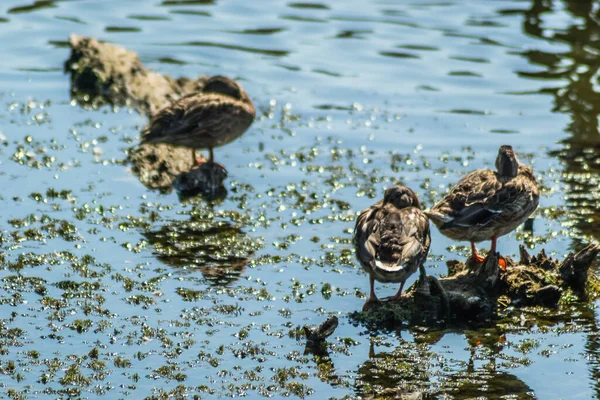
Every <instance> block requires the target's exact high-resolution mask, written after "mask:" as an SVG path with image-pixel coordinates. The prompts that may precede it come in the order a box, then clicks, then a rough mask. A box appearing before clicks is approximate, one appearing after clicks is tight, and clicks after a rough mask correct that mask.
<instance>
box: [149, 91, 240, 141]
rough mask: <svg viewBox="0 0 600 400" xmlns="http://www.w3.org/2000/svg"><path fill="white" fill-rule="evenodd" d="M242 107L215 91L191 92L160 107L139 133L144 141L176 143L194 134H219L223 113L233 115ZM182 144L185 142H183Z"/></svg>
mask: <svg viewBox="0 0 600 400" xmlns="http://www.w3.org/2000/svg"><path fill="white" fill-rule="evenodd" d="M242 112H244V110H243V109H242V108H241V107H240V106H239V105H237V104H235V101H233V100H231V99H228V98H226V97H225V96H221V95H216V94H198V93H196V94H192V95H188V96H185V97H182V98H181V99H179V100H178V101H176V102H174V103H173V104H171V105H169V106H167V107H165V108H164V109H162V110H161V111H159V112H158V113H157V114H156V115H155V116H154V117H153V118H152V121H151V123H150V125H149V126H148V127H147V128H146V129H145V130H144V132H143V133H142V135H143V140H144V142H149V143H152V142H162V141H166V142H169V143H174V144H177V143H178V142H185V141H188V140H190V136H194V137H195V138H201V137H205V138H206V139H209V140H210V138H215V137H217V136H219V134H220V133H221V130H222V129H223V126H224V124H223V122H224V119H225V117H226V116H227V118H235V117H236V116H237V115H238V114H240V113H242ZM182 144H185V143H182Z"/></svg>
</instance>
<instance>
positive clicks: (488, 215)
mask: <svg viewBox="0 0 600 400" xmlns="http://www.w3.org/2000/svg"><path fill="white" fill-rule="evenodd" d="M539 199H540V190H539V188H538V184H537V182H536V180H535V176H534V175H533V171H532V170H531V168H530V167H528V166H527V165H523V164H521V163H520V162H519V160H518V159H517V155H516V154H515V152H514V150H513V148H512V147H511V146H501V147H500V149H499V151H498V156H497V157H496V171H492V170H489V169H480V170H477V171H473V172H471V173H469V174H467V175H465V176H464V177H463V178H462V179H460V180H459V181H458V182H457V183H456V185H454V186H453V187H452V189H451V190H450V192H449V193H448V194H447V195H446V196H445V197H444V198H443V199H442V200H440V201H439V202H438V203H437V204H436V205H434V206H433V207H432V208H431V210H429V211H425V213H426V214H427V216H428V217H429V219H431V221H432V222H433V223H434V224H435V225H436V226H437V227H438V229H439V230H440V232H441V233H442V234H443V235H445V236H447V237H449V238H450V239H453V240H468V241H469V242H471V258H472V259H474V260H476V261H478V262H483V261H484V260H485V258H484V257H482V256H481V255H479V253H478V252H477V248H476V247H475V243H476V242H481V241H484V240H491V242H492V245H491V248H490V252H489V254H495V253H496V240H497V239H498V237H500V236H503V235H506V234H507V233H509V232H512V231H513V230H515V229H516V228H517V227H518V226H519V225H521V224H522V223H523V222H525V220H527V218H528V217H529V216H530V215H531V213H533V212H534V211H535V209H536V208H537V206H538V204H539ZM499 264H500V267H501V268H502V269H506V260H504V259H503V258H502V257H500V258H499Z"/></svg>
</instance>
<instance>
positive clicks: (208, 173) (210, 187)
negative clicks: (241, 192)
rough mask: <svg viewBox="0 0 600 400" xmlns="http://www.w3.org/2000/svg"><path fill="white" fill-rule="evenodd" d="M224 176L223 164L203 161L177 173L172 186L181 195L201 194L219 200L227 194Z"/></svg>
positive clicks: (225, 171) (225, 172) (225, 174)
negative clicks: (194, 166) (186, 170)
mask: <svg viewBox="0 0 600 400" xmlns="http://www.w3.org/2000/svg"><path fill="white" fill-rule="evenodd" d="M226 178H227V170H226V169H225V168H224V167H223V166H221V165H219V164H216V163H212V162H205V163H202V164H200V165H199V166H198V167H196V168H193V169H191V170H190V171H189V172H183V173H181V174H179V175H178V176H177V177H176V178H175V180H174V181H173V188H174V189H175V190H177V192H179V194H180V195H181V196H183V197H191V196H196V195H201V196H202V197H204V198H206V199H207V200H209V201H213V200H219V199H224V198H225V197H226V196H227V189H225V186H224V185H223V181H224V180H225V179H226Z"/></svg>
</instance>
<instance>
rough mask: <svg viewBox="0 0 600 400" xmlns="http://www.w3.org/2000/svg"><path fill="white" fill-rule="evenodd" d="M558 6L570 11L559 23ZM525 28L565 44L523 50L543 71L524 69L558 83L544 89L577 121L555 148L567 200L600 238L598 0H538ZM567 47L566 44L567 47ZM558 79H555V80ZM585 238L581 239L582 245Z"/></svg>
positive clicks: (584, 228) (588, 231) (584, 227)
mask: <svg viewBox="0 0 600 400" xmlns="http://www.w3.org/2000/svg"><path fill="white" fill-rule="evenodd" d="M553 12H557V13H559V12H562V13H565V14H568V16H569V18H564V19H563V20H562V21H560V22H561V23H559V24H558V26H557V25H556V22H555V23H554V24H551V25H550V24H548V22H547V20H548V19H549V18H550V17H551V16H552V13H553ZM523 19H524V22H523V29H524V30H525V32H527V33H528V34H530V35H532V36H534V37H537V38H539V39H540V40H542V41H544V42H550V43H555V44H561V45H564V46H563V47H562V48H561V50H560V51H557V52H552V51H547V50H541V49H535V50H529V51H526V52H524V53H523V55H524V56H525V57H527V59H528V60H529V61H530V62H531V63H532V64H534V65H538V66H542V67H543V69H542V70H541V71H535V72H521V73H520V74H521V75H522V76H524V77H527V78H534V79H544V80H546V81H548V82H549V83H550V82H552V83H553V84H552V85H549V87H547V88H545V89H542V90H541V92H542V93H548V94H551V95H553V96H554V105H555V107H554V111H557V112H561V113H566V114H568V115H569V117H570V119H571V121H570V123H569V125H568V127H567V131H568V132H569V134H570V135H569V136H568V137H567V138H566V139H564V140H563V141H562V143H563V145H564V147H563V148H562V149H561V150H559V151H553V152H552V153H551V154H552V155H553V156H558V157H559V158H560V159H561V160H562V161H563V163H564V166H565V170H564V172H563V175H562V179H563V180H564V182H565V184H566V188H567V191H568V195H567V197H566V200H567V205H568V207H569V208H570V210H571V213H572V214H571V215H572V218H574V219H575V224H576V226H577V228H578V229H580V230H581V232H583V233H584V234H585V235H589V236H591V237H593V238H594V239H595V240H600V214H599V213H598V212H597V210H598V209H599V208H600V132H599V131H598V115H600V81H599V76H600V42H598V37H599V36H600V9H599V8H598V2H597V1H595V0H562V1H547V0H534V1H532V3H531V8H530V9H529V10H527V11H526V12H524V14H523ZM565 46H566V47H567V48H566V50H565V49H564V47H565ZM554 82H555V83H554ZM582 246H583V243H581V241H579V240H576V247H582Z"/></svg>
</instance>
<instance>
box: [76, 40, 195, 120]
mask: <svg viewBox="0 0 600 400" xmlns="http://www.w3.org/2000/svg"><path fill="white" fill-rule="evenodd" d="M69 46H70V47H71V55H70V57H69V58H68V59H67V61H66V62H65V72H66V73H69V74H71V94H72V96H73V97H74V98H76V99H77V100H79V101H82V102H84V103H90V104H104V103H108V104H111V105H128V106H131V107H133V108H135V109H137V110H138V111H140V112H142V113H144V114H150V115H152V114H154V113H155V112H156V111H158V110H160V109H161V108H163V107H165V106H166V105H168V104H169V103H171V102H172V101H174V100H177V99H178V98H180V97H181V96H183V95H185V94H188V93H193V92H196V91H198V90H200V89H201V88H202V87H203V86H204V82H205V81H206V78H207V77H206V76H201V77H198V78H196V79H189V78H183V77H182V78H177V79H175V78H173V77H171V76H169V75H163V74H159V73H157V72H153V71H150V70H148V69H146V67H144V66H143V65H142V62H141V61H140V58H139V57H138V55H137V53H135V52H133V51H131V50H127V49H124V48H123V47H120V46H115V45H113V44H109V43H100V42H99V41H98V40H96V39H94V38H87V37H83V36H79V35H71V37H70V38H69Z"/></svg>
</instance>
